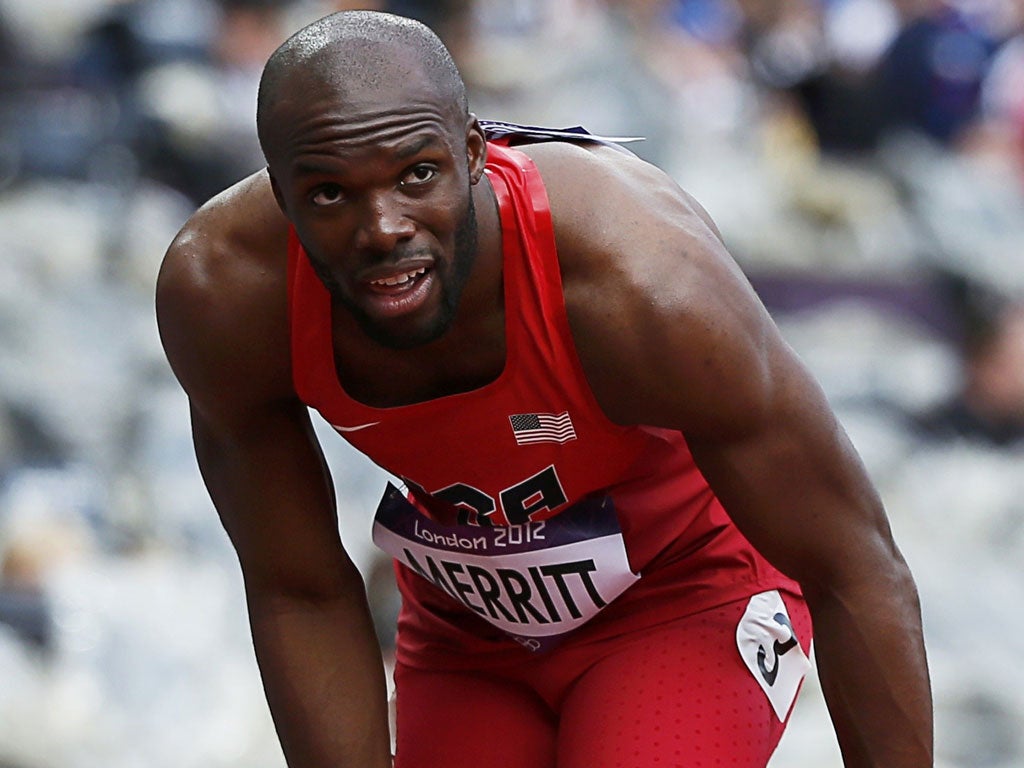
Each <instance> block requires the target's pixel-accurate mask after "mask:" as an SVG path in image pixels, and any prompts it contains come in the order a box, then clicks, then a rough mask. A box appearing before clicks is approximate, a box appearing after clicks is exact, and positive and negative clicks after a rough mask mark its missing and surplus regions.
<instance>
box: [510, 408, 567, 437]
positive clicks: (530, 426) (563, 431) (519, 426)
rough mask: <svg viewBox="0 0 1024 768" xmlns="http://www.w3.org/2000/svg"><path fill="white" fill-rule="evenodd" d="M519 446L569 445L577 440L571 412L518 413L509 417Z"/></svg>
mask: <svg viewBox="0 0 1024 768" xmlns="http://www.w3.org/2000/svg"><path fill="white" fill-rule="evenodd" d="M508 420H509V423H511V424H512V434H513V435H515V438H516V443H517V444H518V445H530V444H531V443H567V442H569V441H570V440H575V439H576V430H575V429H573V428H572V420H571V419H570V418H569V412H568V411H563V412H562V413H517V414H515V415H514V416H509V417H508Z"/></svg>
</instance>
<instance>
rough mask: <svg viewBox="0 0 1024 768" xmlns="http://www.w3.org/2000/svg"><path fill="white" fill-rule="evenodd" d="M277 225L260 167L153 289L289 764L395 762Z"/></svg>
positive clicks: (202, 217) (211, 210)
mask: <svg viewBox="0 0 1024 768" xmlns="http://www.w3.org/2000/svg"><path fill="white" fill-rule="evenodd" d="M284 232H285V230H284V229H283V224H282V223H281V221H280V220H279V219H278V217H277V212H276V208H275V207H274V204H273V199H272V197H270V192H269V187H267V186H266V184H265V180H264V179H262V178H260V177H255V178H253V179H250V180H248V181H247V182H243V183H242V185H241V186H240V187H239V188H236V189H235V190H233V191H232V192H231V193H229V194H228V195H227V196H225V197H223V198H221V199H219V200H215V201H213V202H212V203H211V204H209V205H208V206H207V207H206V208H204V209H203V210H201V211H200V212H199V213H198V214H197V215H196V216H195V217H193V220H192V221H191V222H190V223H189V224H188V225H187V226H186V228H185V229H184V230H183V231H182V233H181V234H180V235H179V236H178V238H177V239H176V240H175V242H174V243H173V244H172V245H171V248H170V250H169V251H168V254H167V257H166V259H165V261H164V265H163V268H162V270H161V275H160V279H159V283H158V288H157V313H158V318H159V321H160V331H161V338H162V340H163V343H164V347H165V350H166V352H167V356H168V359H169V360H170V362H171V365H172V367H173V368H174V371H175V374H176V375H177V376H178V379H179V380H180V382H181V384H182V386H183V387H184V388H185V390H186V392H187V393H188V396H189V402H190V409H191V416H192V431H193V437H194V441H195V448H196V456H197V458H198V460H199V465H200V469H201V471H202V474H203V478H204V480H205V482H206V485H207V488H208V489H209V491H210V495H211V497H212V499H213V501H214V504H215V506H216V508H217V511H218V513H219V515H220V517H221V521H222V522H223V525H224V527H225V529H226V530H227V533H228V535H229V536H230V538H231V541H232V543H233V545H234V547H235V549H236V552H237V553H238V558H239V562H240V564H241V567H242V573H243V576H244V581H245V592H246V600H247V604H248V609H249V619H250V625H251V628H252V636H253V644H254V646H255V650H256V656H257V659H258V661H259V666H260V671H261V674H262V677H263V683H264V688H265V691H266V695H267V700H268V702H269V704H270V709H271V712H272V714H273V717H274V723H275V725H276V727H277V730H278V734H279V736H280V739H281V744H282V747H283V749H284V752H285V755H286V757H287V759H288V763H289V765H294V766H302V768H315V767H316V766H325V767H326V766H331V767H332V768H338V767H339V766H354V767H357V768H383V767H384V766H389V765H390V750H389V738H388V730H387V714H386V702H385V691H386V686H385V681H384V675H383V664H382V661H381V657H380V651H379V648H378V646H377V642H376V638H375V635H374V633H373V627H372V623H371V620H370V614H369V609H368V607H367V605H366V597H365V592H364V589H363V583H362V579H361V577H360V574H359V572H358V571H357V569H356V568H355V566H354V565H353V563H352V562H351V560H350V559H349V557H348V556H347V554H346V553H345V550H344V548H343V547H342V544H341V541H340V538H339V535H338V527H337V519H336V513H335V503H334V498H333V491H332V487H331V482H330V477H329V475H328V472H327V469H326V467H325V465H324V462H323V457H322V455H321V453H320V449H319V445H318V443H317V441H316V438H315V436H314V435H313V431H312V427H311V424H310V422H309V417H308V414H307V411H306V409H305V407H304V406H303V405H302V404H301V403H300V402H299V401H298V399H297V398H296V396H295V394H294V392H293V390H292V386H291V380H290V362H289V351H288V350H289V347H288V336H287V322H286V315H285V307H286V304H285V301H286V295H285V288H284V286H285V278H284V248H285V241H284Z"/></svg>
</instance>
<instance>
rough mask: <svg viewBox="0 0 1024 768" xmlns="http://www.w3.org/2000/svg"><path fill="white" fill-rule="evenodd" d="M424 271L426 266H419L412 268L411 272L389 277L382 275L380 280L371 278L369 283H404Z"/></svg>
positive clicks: (390, 284) (393, 284)
mask: <svg viewBox="0 0 1024 768" xmlns="http://www.w3.org/2000/svg"><path fill="white" fill-rule="evenodd" d="M426 271H427V268H426V267H420V268H419V269H414V270H412V271H411V272H404V273H403V274H401V275H392V276H391V277H382V278H381V279H380V280H371V281H370V283H371V285H386V286H388V287H394V286H396V285H405V284H406V283H408V282H411V281H413V280H415V279H416V278H417V277H419V276H420V275H422V274H423V273H424V272H426Z"/></svg>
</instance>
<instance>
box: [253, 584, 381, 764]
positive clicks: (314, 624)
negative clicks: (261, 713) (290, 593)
mask: <svg viewBox="0 0 1024 768" xmlns="http://www.w3.org/2000/svg"><path fill="white" fill-rule="evenodd" d="M249 615H250V624H251V626H252V634H253V643H254V646H255V648H256V656H257V659H258V661H259V665H260V672H261V674H262V677H263V686H264V690H265V691H266V695H267V701H268V703H269V705H270V710H271V714H272V715H273V718H274V725H275V727H276V728H277V732H278V736H279V738H280V740H281V746H282V749H283V750H284V754H285V757H286V759H287V761H288V765H289V766H292V767H293V768H321V767H322V768H328V767H329V768H387V767H389V766H390V765H391V752H390V738H389V733H388V719H387V701H386V699H387V691H386V681H385V676H384V667H383V662H382V660H381V655H380V648H379V646H378V645H377V640H376V636H375V634H374V632H373V625H372V621H371V619H370V614H369V610H368V609H367V607H366V602H365V598H363V596H362V594H361V593H360V594H358V595H352V596H349V597H340V598H334V599H331V600H319V601H312V600H304V599H294V598H281V597H274V598H270V597H268V596H265V595H253V594H252V592H251V591H250V594H249Z"/></svg>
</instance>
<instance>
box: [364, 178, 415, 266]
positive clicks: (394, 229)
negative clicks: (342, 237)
mask: <svg viewBox="0 0 1024 768" xmlns="http://www.w3.org/2000/svg"><path fill="white" fill-rule="evenodd" d="M395 198H396V195H395V193H394V192H393V191H390V192H389V191H377V192H373V193H372V194H368V195H367V196H366V197H365V198H364V201H363V205H362V206H361V211H360V218H359V226H358V229H357V231H356V247H358V248H359V249H361V250H370V251H378V252H382V253H389V252H391V251H393V250H394V249H395V247H396V246H397V245H398V244H399V243H400V242H402V241H403V240H407V239H408V238H410V237H412V236H413V235H414V234H415V233H416V224H415V222H414V221H413V220H412V219H410V218H409V217H408V215H407V212H406V211H405V210H404V208H403V206H402V204H401V201H399V200H397V199H395Z"/></svg>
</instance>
